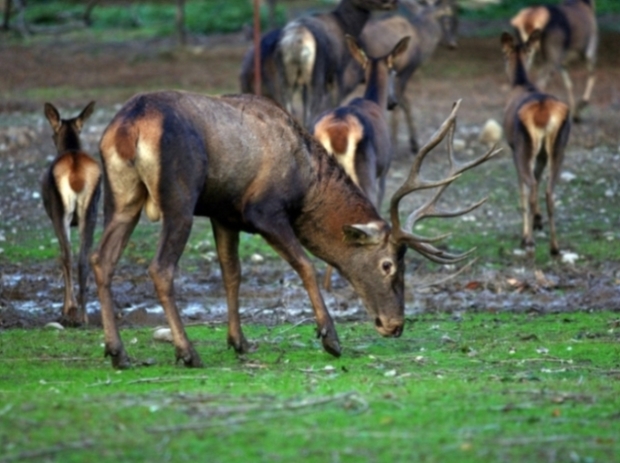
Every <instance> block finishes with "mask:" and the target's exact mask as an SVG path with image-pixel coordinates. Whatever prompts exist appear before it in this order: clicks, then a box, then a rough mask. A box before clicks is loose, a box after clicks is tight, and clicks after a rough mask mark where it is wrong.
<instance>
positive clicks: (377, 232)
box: [342, 222, 387, 245]
mask: <svg viewBox="0 0 620 463" xmlns="http://www.w3.org/2000/svg"><path fill="white" fill-rule="evenodd" d="M381 225H382V224H381V223H380V222H369V223H362V224H360V223H358V224H354V225H345V226H344V227H342V231H343V232H344V240H345V242H347V243H352V244H360V245H367V244H379V243H381V242H383V241H384V240H385V236H386V234H387V231H386V230H385V228H384V227H383V226H381Z"/></svg>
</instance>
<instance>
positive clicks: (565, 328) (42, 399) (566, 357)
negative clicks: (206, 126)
mask: <svg viewBox="0 0 620 463" xmlns="http://www.w3.org/2000/svg"><path fill="white" fill-rule="evenodd" d="M409 322H410V323H409V326H408V330H407V331H406V333H405V335H404V336H403V338H401V339H398V340H386V339H382V338H380V337H378V335H376V334H375V333H374V330H373V328H372V327H371V326H370V324H342V325H340V326H339V327H338V328H339V333H340V337H341V341H342V344H343V346H344V349H345V351H344V355H343V357H341V358H340V359H335V358H331V357H329V356H328V355H327V354H325V353H324V352H322V350H321V348H320V344H319V343H318V342H317V340H316V339H315V338H314V327H313V326H311V325H302V326H289V325H278V326H274V327H270V328H268V327H264V326H254V325H250V326H247V327H246V334H247V335H248V336H249V337H250V338H251V339H253V340H254V341H256V342H258V343H259V346H260V347H259V349H258V350H257V351H256V352H254V353H252V354H250V355H248V356H245V357H243V358H237V357H236V356H235V355H234V354H233V353H232V352H231V351H229V350H227V349H226V348H225V333H226V330H225V328H224V327H222V326H193V327H190V328H189V330H188V331H189V334H190V337H191V339H192V340H193V341H194V344H195V345H196V347H197V349H198V351H199V352H200V354H201V355H202V357H203V360H204V361H205V364H206V365H207V366H206V367H205V368H204V369H200V370H187V369H184V368H183V367H180V366H177V365H174V363H173V360H172V359H173V348H172V347H171V346H170V345H168V344H162V343H156V342H155V341H153V340H152V338H151V330H149V329H140V330H124V331H123V332H122V335H123V337H124V340H125V343H126V347H127V349H128V352H129V354H130V356H131V357H132V359H133V362H134V368H132V369H130V370H126V371H122V372H117V371H114V370H112V369H111V368H110V366H109V362H108V360H107V359H104V358H103V357H102V355H101V354H102V347H101V343H102V333H101V332H100V331H99V330H89V329H86V330H67V331H50V330H28V331H23V330H10V331H5V332H0V354H2V355H1V356H0V366H1V368H0V372H1V373H0V377H1V379H2V381H1V386H0V417H1V420H2V426H0V462H9V461H26V460H28V459H31V460H35V461H63V462H72V461H76V462H77V461H94V460H95V459H96V460H97V461H99V462H106V461H125V462H127V461H202V460H204V458H207V455H208V460H209V461H211V462H220V461H222V462H224V461H233V460H237V461H270V462H271V461H317V462H319V461H320V462H323V461H326V460H327V461H345V462H346V461H351V462H352V461H377V462H378V461H403V462H411V461H416V462H459V463H463V462H487V461H488V462H498V461H502V462H523V461H528V462H538V461H540V462H547V461H571V462H572V461H576V462H612V461H617V458H618V455H619V452H620V442H619V438H618V436H620V419H619V411H620V394H618V393H619V392H620V383H618V378H619V377H620V376H619V375H620V370H619V361H620V360H619V358H618V355H617V354H618V342H619V340H620V337H619V334H618V333H619V331H618V329H619V328H618V325H619V320H618V318H617V315H614V314H612V313H609V312H603V313H584V312H582V313H572V314H558V315H548V316H544V317H530V316H527V315H523V314H521V315H515V314H512V315H509V314H495V315H493V314H486V315H465V316H464V318H463V319H462V320H458V321H456V320H453V319H451V318H450V317H449V316H440V317H436V316H421V317H419V318H416V319H415V320H409ZM143 365H151V366H148V367H147V366H143Z"/></svg>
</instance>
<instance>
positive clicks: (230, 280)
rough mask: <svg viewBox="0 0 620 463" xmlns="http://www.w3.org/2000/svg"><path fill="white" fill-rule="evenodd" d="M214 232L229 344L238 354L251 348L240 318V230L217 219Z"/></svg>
mask: <svg viewBox="0 0 620 463" xmlns="http://www.w3.org/2000/svg"><path fill="white" fill-rule="evenodd" d="M211 223H212V224H213V234H214V237H215V245H216V247H217V255H218V258H219V261H220V268H221V270H222V278H223V279H224V288H225V289H226V303H227V307H228V345H229V346H230V347H232V348H233V349H235V352H237V353H238V354H244V353H247V352H249V351H250V350H251V346H250V343H248V341H247V340H246V339H245V336H243V331H242V330H241V319H240V318H239V285H240V284H241V265H240V264H239V232H238V231H235V230H230V229H228V228H225V227H224V226H223V225H221V224H220V223H218V222H217V221H215V220H211Z"/></svg>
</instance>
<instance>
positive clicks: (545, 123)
mask: <svg viewBox="0 0 620 463" xmlns="http://www.w3.org/2000/svg"><path fill="white" fill-rule="evenodd" d="M540 38H541V33H540V30H535V31H533V32H532V33H531V34H530V36H529V38H528V39H527V41H526V42H525V43H524V44H520V43H517V41H516V40H515V39H514V38H513V36H512V35H510V34H509V33H507V32H504V33H503V34H502V36H501V43H502V48H503V52H504V59H505V61H506V70H507V73H508V77H509V78H510V80H511V83H512V86H513V89H512V92H511V94H510V96H509V98H508V103H507V105H506V109H505V112H504V131H505V133H506V139H507V141H508V144H509V145H510V147H511V148H512V152H513V159H514V163H515V167H516V169H517V177H518V180H519V193H520V205H521V211H522V214H523V243H522V244H523V246H524V247H525V249H526V251H527V253H528V255H529V256H530V257H531V256H533V254H534V237H533V233H532V230H533V229H537V230H539V229H542V217H541V214H540V210H539V208H538V186H539V184H540V180H541V178H542V174H543V171H544V169H545V166H546V165H547V164H549V178H548V181H547V190H546V200H547V213H548V216H549V233H550V235H551V236H550V252H551V254H552V255H557V254H559V252H560V250H559V247H558V242H557V238H556V231H555V220H554V199H553V188H554V186H555V184H556V182H557V180H558V177H559V174H560V168H561V166H562V161H563V159H564V150H565V148H566V143H567V142H568V137H569V133H570V118H569V113H570V111H569V108H568V106H567V105H566V104H565V103H562V102H561V101H559V100H558V99H556V98H555V97H553V96H551V95H548V94H546V93H541V92H539V91H538V90H537V89H536V87H535V86H534V85H533V84H532V83H531V82H530V81H529V79H528V77H527V71H526V67H525V63H526V61H527V60H528V59H529V54H530V53H533V51H534V48H535V47H536V46H537V45H538V41H539V40H540Z"/></svg>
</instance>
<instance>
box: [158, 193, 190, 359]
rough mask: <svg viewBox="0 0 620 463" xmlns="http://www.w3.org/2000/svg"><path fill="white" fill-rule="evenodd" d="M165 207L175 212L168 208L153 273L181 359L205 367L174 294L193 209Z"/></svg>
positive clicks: (177, 356) (177, 354)
mask: <svg viewBox="0 0 620 463" xmlns="http://www.w3.org/2000/svg"><path fill="white" fill-rule="evenodd" d="M171 196H174V195H171ZM168 206H170V205H168ZM163 209H164V210H165V211H172V212H170V213H168V214H167V213H166V212H164V215H163V224H162V231H161V235H160V238H159V244H158V246H157V252H156V254H155V258H154V259H153V261H152V262H151V265H150V266H149V275H150V276H151V278H152V279H153V283H154V285H155V291H156V292H157V296H158V297H159V301H160V302H161V305H162V307H163V308H164V312H165V314H166V319H167V320H168V325H169V326H170V329H171V330H172V338H173V341H174V346H175V350H176V358H177V360H182V361H183V363H184V364H185V366H188V367H202V360H201V359H200V356H199V355H198V353H197V352H196V351H195V349H194V347H193V346H192V344H191V342H190V341H189V339H188V337H187V333H186V332H185V328H184V327H183V322H182V320H181V316H180V314H179V309H178V307H177V303H176V300H175V297H174V274H175V271H176V269H177V265H178V263H179V259H180V258H181V254H183V250H184V249H185V245H186V244H187V240H188V239H189V235H190V232H191V229H192V223H193V211H192V210H189V209H188V208H185V209H188V210H186V211H183V210H178V209H179V208H178V206H177V207H176V208H175V207H163Z"/></svg>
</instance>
